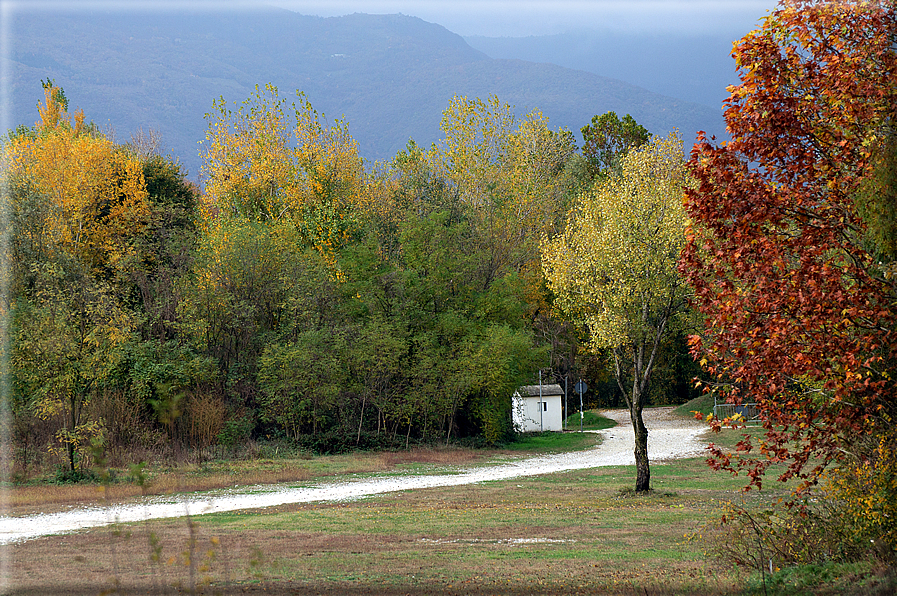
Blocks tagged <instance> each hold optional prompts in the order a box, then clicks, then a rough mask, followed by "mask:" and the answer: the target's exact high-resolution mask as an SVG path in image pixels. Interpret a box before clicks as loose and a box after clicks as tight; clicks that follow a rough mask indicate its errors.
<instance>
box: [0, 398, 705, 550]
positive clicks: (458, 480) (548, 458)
mask: <svg viewBox="0 0 897 596" xmlns="http://www.w3.org/2000/svg"><path fill="white" fill-rule="evenodd" d="M672 410H673V408H652V409H649V410H645V411H644V419H645V425H646V426H647V427H648V431H649V436H648V452H649V455H650V458H651V460H652V461H654V462H661V461H664V460H670V459H678V458H683V457H695V456H698V455H700V454H701V451H702V449H703V447H704V444H703V442H702V441H701V440H700V438H699V437H700V436H701V435H702V433H703V432H704V431H705V430H706V427H705V426H703V425H701V424H699V423H697V422H695V421H692V420H690V419H683V418H680V417H678V416H674V415H673V414H672ZM602 414H603V415H605V416H607V417H609V418H611V419H613V420H616V421H617V423H618V424H619V426H617V427H614V428H612V429H607V430H603V431H597V432H599V433H601V434H602V435H603V437H604V440H603V441H602V443H601V445H599V446H598V447H595V448H593V449H588V450H585V451H578V452H573V453H562V454H556V455H545V456H539V457H532V458H526V459H521V460H516V461H513V462H509V463H505V464H498V465H494V466H483V467H478V468H472V469H467V470H459V471H458V472H456V473H451V474H440V475H409V476H380V477H376V476H375V477H369V478H364V479H359V480H351V481H341V482H333V483H320V484H315V485H313V486H308V487H302V488H293V487H288V486H283V485H265V486H252V487H240V488H239V489H231V490H223V491H213V492H209V493H205V494H202V495H196V494H193V495H180V496H178V497H176V498H172V497H148V498H146V499H145V500H143V501H142V502H140V503H138V504H129V505H113V506H110V507H90V508H81V509H74V510H71V511H65V512H62V513H53V514H40V515H30V516H22V517H0V544H8V543H10V542H20V541H23V540H30V539H32V538H36V537H38V536H47V535H53V534H65V533H68V532H72V531H75V530H79V529H84V528H91V527H98V526H104V525H109V524H112V523H116V522H137V521H143V520H147V519H158V518H169V517H180V516H183V515H185V514H188V513H189V515H191V516H195V515H203V514H205V513H213V512H223V511H235V510H242V509H259V508H264V507H273V506H277V505H283V504H287V503H308V502H314V501H346V500H351V499H357V498H361V497H365V496H369V495H375V494H382V493H387V492H395V491H405V490H412V489H423V488H433V487H440V486H459V485H463V484H474V483H477V482H483V481H490V480H503V479H509V478H515V477H524V476H537V475H542V474H551V473H557V472H563V471H567V470H577V469H586V468H595V467H601V466H615V465H633V464H634V463H635V458H634V455H633V441H634V437H633V431H632V425H631V424H630V421H629V413H628V411H626V410H605V411H603V412H602Z"/></svg>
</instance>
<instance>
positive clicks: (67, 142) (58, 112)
mask: <svg viewBox="0 0 897 596" xmlns="http://www.w3.org/2000/svg"><path fill="white" fill-rule="evenodd" d="M44 94H45V101H44V103H43V104H39V105H38V111H39V113H40V121H39V122H37V123H36V125H35V126H34V127H33V128H30V129H24V128H20V129H18V130H16V131H15V132H14V133H12V134H11V135H10V136H9V137H8V139H7V142H6V143H5V147H4V149H5V151H6V156H7V158H8V160H9V161H8V163H9V168H8V170H7V172H6V175H7V180H6V183H7V185H8V186H7V188H8V189H9V197H10V208H11V216H12V219H13V221H14V222H15V224H16V225H15V229H14V238H13V242H12V248H11V252H12V254H13V259H12V260H13V267H12V269H13V271H12V274H13V275H12V277H13V280H12V283H11V286H12V288H11V304H10V311H11V314H12V319H13V326H14V329H15V337H14V340H13V342H12V349H11V354H10V362H11V365H12V366H11V376H12V377H13V382H14V385H15V388H16V391H15V397H14V399H13V401H14V402H15V403H14V404H13V409H14V415H16V416H19V415H20V414H22V415H24V416H36V417H37V418H39V419H41V420H46V421H50V423H51V426H55V427H56V430H55V432H54V436H53V441H51V445H50V450H51V452H54V453H56V454H57V455H59V456H60V458H61V460H64V461H66V464H67V467H68V469H69V470H68V472H69V473H73V474H74V473H76V472H77V469H78V468H84V467H86V466H87V465H88V464H89V461H88V458H87V457H86V455H87V453H88V451H89V448H90V446H91V443H92V442H93V441H97V440H102V437H103V427H102V422H101V421H100V420H98V419H96V418H95V417H92V414H91V412H90V411H89V407H88V406H89V404H90V401H91V399H92V398H93V397H94V396H95V395H97V394H98V393H100V392H102V391H104V390H106V389H108V388H109V387H110V386H111V385H112V384H113V382H114V378H115V375H116V374H118V366H119V365H120V364H121V362H122V361H123V360H124V359H125V355H124V352H125V345H126V344H127V342H128V340H129V339H130V338H131V334H132V332H133V330H134V328H135V318H134V316H133V314H132V313H131V312H130V311H129V309H128V308H127V307H126V306H124V305H123V304H122V295H121V293H120V292H117V291H116V289H117V287H116V284H117V283H120V282H121V280H122V279H123V277H124V268H125V267H126V264H127V262H128V261H129V260H130V257H131V256H133V255H134V248H133V241H134V238H135V237H136V236H137V235H138V234H139V233H140V232H141V230H143V229H144V227H145V226H146V225H147V220H148V217H149V214H150V206H149V200H148V196H147V190H146V184H145V180H144V176H143V167H142V164H141V163H140V161H139V159H138V158H137V157H136V156H135V155H134V154H133V152H132V151H130V150H129V149H128V148H126V147H122V146H120V145H116V144H115V143H113V142H112V141H110V140H109V139H107V138H105V137H104V136H103V135H101V134H98V133H97V131H96V130H95V128H94V127H92V126H85V124H84V115H83V113H82V112H80V111H78V112H77V113H76V114H75V115H74V117H72V115H70V114H69V113H68V111H67V110H68V101H67V100H66V98H65V94H64V93H63V91H62V89H60V88H59V87H57V86H55V85H54V84H53V83H52V81H50V80H47V81H45V82H44Z"/></svg>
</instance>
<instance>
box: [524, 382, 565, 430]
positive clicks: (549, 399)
mask: <svg viewBox="0 0 897 596" xmlns="http://www.w3.org/2000/svg"><path fill="white" fill-rule="evenodd" d="M539 387H540V386H539V385H525V386H523V387H521V388H520V389H518V390H517V391H515V392H514V395H513V396H512V401H511V410H512V412H513V418H514V428H515V429H516V430H517V432H524V433H527V432H541V431H545V430H557V431H562V430H564V418H563V416H564V411H563V398H564V390H563V389H561V386H560V385H542V386H541V388H542V391H541V396H540V392H539Z"/></svg>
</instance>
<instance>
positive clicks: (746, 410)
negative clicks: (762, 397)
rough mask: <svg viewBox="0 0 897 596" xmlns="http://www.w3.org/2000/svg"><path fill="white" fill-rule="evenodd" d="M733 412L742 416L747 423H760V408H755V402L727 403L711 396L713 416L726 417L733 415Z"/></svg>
mask: <svg viewBox="0 0 897 596" xmlns="http://www.w3.org/2000/svg"><path fill="white" fill-rule="evenodd" d="M735 414H741V416H742V417H743V418H744V421H745V422H746V423H747V424H759V423H760V410H758V409H757V404H755V403H746V404H740V405H737V406H736V405H735V404H727V403H725V402H718V401H717V400H716V397H715V396H714V398H713V417H714V418H728V417H730V416H734V415H735Z"/></svg>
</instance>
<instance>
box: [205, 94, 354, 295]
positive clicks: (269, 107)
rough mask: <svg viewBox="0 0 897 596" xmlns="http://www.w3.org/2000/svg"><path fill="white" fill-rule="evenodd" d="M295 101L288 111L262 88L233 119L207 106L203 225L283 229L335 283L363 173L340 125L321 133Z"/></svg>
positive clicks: (221, 107) (220, 104)
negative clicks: (246, 223) (293, 230)
mask: <svg viewBox="0 0 897 596" xmlns="http://www.w3.org/2000/svg"><path fill="white" fill-rule="evenodd" d="M296 96H297V99H296V101H295V102H292V103H289V104H288V102H287V100H286V99H285V98H281V97H280V96H279V94H278V91H277V87H275V86H274V85H271V84H268V85H266V86H265V88H264V89H260V88H259V87H256V89H255V93H253V95H252V96H250V97H249V98H248V99H247V100H246V101H244V102H243V103H242V104H240V106H239V107H237V109H236V111H233V110H230V109H228V107H227V103H226V102H225V101H224V98H220V99H219V100H217V101H215V102H214V104H213V106H214V108H215V109H214V111H213V112H212V113H210V114H206V119H207V120H208V122H209V130H208V133H207V134H206V141H205V143H206V146H205V149H204V151H203V174H204V175H205V177H206V202H205V205H204V209H203V211H204V215H205V220H206V221H205V223H206V225H207V226H209V225H220V224H221V222H223V221H225V220H227V219H229V218H238V219H248V220H252V221H258V222H262V223H268V224H284V223H288V224H289V223H291V224H293V225H295V226H296V227H297V229H298V231H299V232H300V234H301V236H302V238H303V239H304V241H305V242H306V243H307V244H308V245H309V246H311V247H313V248H315V249H316V250H318V251H319V252H320V253H321V254H322V255H323V256H324V258H325V259H326V260H327V261H328V263H329V264H330V265H331V267H332V269H333V272H334V275H335V276H336V277H337V278H339V277H340V272H339V268H338V267H337V264H336V254H337V251H338V250H339V249H340V248H341V247H343V246H345V245H346V244H347V243H348V242H350V241H351V240H352V239H354V238H355V237H356V236H357V233H358V223H357V221H356V217H355V213H356V210H357V208H358V205H359V204H360V203H361V202H362V194H363V192H364V186H365V184H364V182H365V177H364V168H363V164H362V160H361V157H360V156H359V155H358V147H357V144H356V142H355V140H354V139H353V138H352V137H351V136H350V134H349V130H348V126H347V125H346V123H345V122H343V121H340V120H337V121H336V122H335V123H334V124H333V125H332V126H326V125H325V124H323V123H322V121H321V120H322V119H323V118H322V117H320V118H319V115H318V113H317V112H316V111H315V110H314V109H313V108H312V106H311V104H310V103H309V102H308V100H307V99H306V98H305V96H304V95H303V94H302V93H301V92H297V93H296Z"/></svg>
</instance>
